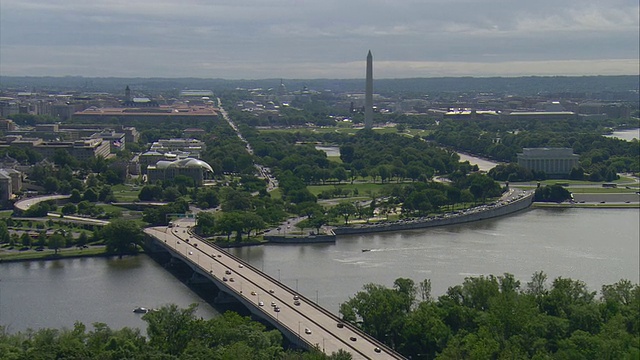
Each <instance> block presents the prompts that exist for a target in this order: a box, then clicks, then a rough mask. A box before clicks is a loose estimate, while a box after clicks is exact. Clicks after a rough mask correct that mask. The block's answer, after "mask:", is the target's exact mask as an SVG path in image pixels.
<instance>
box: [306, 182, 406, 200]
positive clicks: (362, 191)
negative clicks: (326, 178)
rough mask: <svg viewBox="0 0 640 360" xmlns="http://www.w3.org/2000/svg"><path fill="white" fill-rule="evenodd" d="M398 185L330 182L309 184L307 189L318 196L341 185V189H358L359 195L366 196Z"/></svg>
mask: <svg viewBox="0 0 640 360" xmlns="http://www.w3.org/2000/svg"><path fill="white" fill-rule="evenodd" d="M393 185H396V184H395V183H384V184H379V183H378V184H373V183H358V182H356V183H353V184H351V183H342V184H339V185H338V184H329V185H309V186H307V189H309V191H310V192H311V193H312V194H313V195H316V196H318V194H320V193H321V192H323V191H325V190H331V189H333V188H334V187H336V186H337V187H339V188H341V189H348V190H353V189H358V196H357V197H366V196H368V194H367V192H368V191H371V193H373V194H378V193H380V191H382V189H384V188H387V187H389V186H393Z"/></svg>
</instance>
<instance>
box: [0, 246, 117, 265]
mask: <svg viewBox="0 0 640 360" xmlns="http://www.w3.org/2000/svg"><path fill="white" fill-rule="evenodd" d="M105 250H106V248H105V247H104V246H90V247H89V248H87V249H78V248H75V247H74V248H68V249H60V250H58V255H55V251H54V250H51V249H45V250H43V251H35V250H25V251H18V250H5V249H2V250H0V261H24V260H52V259H62V258H66V257H80V256H97V255H104V254H106V252H105Z"/></svg>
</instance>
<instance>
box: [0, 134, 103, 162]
mask: <svg viewBox="0 0 640 360" xmlns="http://www.w3.org/2000/svg"><path fill="white" fill-rule="evenodd" d="M5 139H6V141H5V142H3V143H0V147H2V146H11V147H19V148H23V149H32V150H34V151H36V152H38V153H40V154H41V155H42V157H44V158H47V159H52V158H53V156H54V155H55V153H56V151H57V150H58V149H62V150H66V151H67V152H68V153H69V155H71V156H73V157H74V158H76V159H77V160H78V161H86V160H88V159H91V158H94V157H99V156H101V157H104V158H107V157H109V155H111V150H110V146H109V145H110V144H109V142H108V141H105V140H103V139H102V138H96V139H83V140H75V141H44V140H43V139H41V138H25V137H22V136H19V135H16V136H11V137H6V138H5Z"/></svg>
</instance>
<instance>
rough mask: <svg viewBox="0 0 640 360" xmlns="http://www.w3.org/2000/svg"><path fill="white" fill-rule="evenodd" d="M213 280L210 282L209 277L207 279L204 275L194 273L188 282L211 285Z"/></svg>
mask: <svg viewBox="0 0 640 360" xmlns="http://www.w3.org/2000/svg"><path fill="white" fill-rule="evenodd" d="M210 283H211V280H209V279H208V278H207V277H205V276H204V275H202V274H200V273H199V272H197V271H194V272H193V274H191V277H190V278H189V280H187V284H210Z"/></svg>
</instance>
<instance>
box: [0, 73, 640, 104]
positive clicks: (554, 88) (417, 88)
mask: <svg viewBox="0 0 640 360" xmlns="http://www.w3.org/2000/svg"><path fill="white" fill-rule="evenodd" d="M280 81H281V79H263V80H225V79H199V78H115V77H114V78H88V77H79V76H66V77H28V76H2V77H0V91H2V90H5V91H6V90H21V91H25V90H26V91H33V90H46V91H83V92H87V91H89V92H119V91H124V90H123V89H124V88H125V87H126V86H127V85H129V86H130V87H131V88H134V89H137V90H145V91H149V92H154V91H167V90H172V89H175V90H182V89H207V90H213V91H222V90H231V89H235V88H249V89H251V88H262V89H269V88H274V89H275V88H277V87H278V86H279V85H280ZM282 81H283V82H284V84H285V86H286V87H287V89H288V90H289V91H296V90H301V89H302V88H303V87H307V88H309V89H313V90H317V91H323V90H331V91H336V92H360V91H364V79H311V80H300V79H283V80H282ZM639 84H640V77H639V76H637V75H625V76H529V77H490V78H481V77H444V78H410V79H377V80H375V83H374V88H375V92H376V93H381V94H413V95H424V94H437V93H443V92H456V93H464V92H469V93H483V92H486V93H495V94H512V95H535V94H547V95H548V94H565V95H571V94H578V95H587V96H589V94H596V93H597V94H610V97H611V99H612V100H615V99H617V98H618V97H620V96H623V97H628V100H631V101H633V99H634V98H635V99H636V100H637V97H638V90H639ZM625 94H626V95H625ZM600 98H602V96H600ZM605 98H606V97H605ZM620 100H624V99H620Z"/></svg>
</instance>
